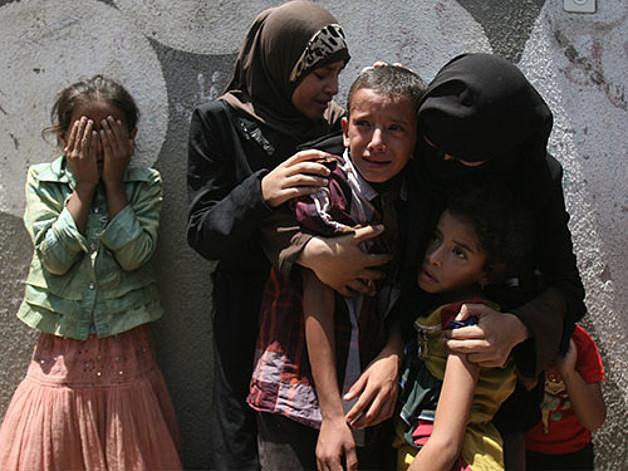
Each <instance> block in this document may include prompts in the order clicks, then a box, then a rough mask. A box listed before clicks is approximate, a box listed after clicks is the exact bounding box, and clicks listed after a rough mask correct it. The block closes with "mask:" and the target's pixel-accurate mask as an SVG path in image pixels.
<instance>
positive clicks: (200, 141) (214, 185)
mask: <svg viewBox="0 0 628 471" xmlns="http://www.w3.org/2000/svg"><path fill="white" fill-rule="evenodd" d="M223 106H224V105H223V104H222V103H220V102H214V103H210V104H207V105H203V106H201V107H199V108H197V109H196V110H195V112H194V114H193V116H192V122H191V124H190V138H189V146H188V172H187V184H188V196H189V203H190V209H189V214H188V226H187V238H188V243H189V244H190V246H191V247H192V248H193V249H194V250H196V251H197V252H198V253H199V254H201V255H202V256H203V257H205V258H207V259H209V260H219V259H224V258H228V257H229V256H230V255H232V254H234V253H236V252H237V251H238V250H242V247H243V244H244V243H246V241H247V240H248V239H249V238H250V237H251V236H252V235H253V234H254V233H255V229H256V227H257V223H258V222H259V221H260V220H261V219H262V218H264V217H265V216H267V215H268V214H270V213H271V211H272V209H271V208H270V207H269V206H268V205H267V204H266V202H265V201H264V199H263V198H262V192H261V183H260V182H261V178H262V177H263V176H264V175H265V173H266V170H260V171H257V172H254V173H253V174H251V175H249V176H246V177H245V178H244V179H242V180H241V181H238V178H237V174H236V168H237V165H236V163H237V162H238V161H240V160H244V159H246V158H247V156H246V155H244V151H243V147H242V145H241V143H240V142H239V135H238V133H237V132H236V131H235V130H234V128H233V125H232V124H231V121H230V120H229V118H228V116H227V114H226V112H225V110H224V108H223ZM245 167H246V166H245Z"/></svg>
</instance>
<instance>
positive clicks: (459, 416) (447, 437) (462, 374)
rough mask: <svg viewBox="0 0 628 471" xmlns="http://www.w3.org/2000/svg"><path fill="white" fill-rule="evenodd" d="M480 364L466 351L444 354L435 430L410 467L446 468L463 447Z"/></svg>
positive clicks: (423, 470)
mask: <svg viewBox="0 0 628 471" xmlns="http://www.w3.org/2000/svg"><path fill="white" fill-rule="evenodd" d="M479 371H480V367H479V366H477V365H476V364H475V363H471V362H470V361H469V360H468V359H467V358H466V355H458V354H450V355H448V356H447V364H446V366H445V376H444V378H443V387H442V389H441V394H440V397H439V399H438V405H437V406H436V414H435V416H434V430H433V431H432V435H431V436H430V438H429V439H428V441H427V443H426V444H425V445H424V446H423V448H421V451H419V454H418V455H417V456H416V458H415V459H414V461H413V462H412V464H411V465H410V468H409V471H415V470H421V471H436V470H438V471H448V470H450V469H451V467H452V465H453V464H454V462H455V461H456V458H457V457H458V455H460V451H461V449H462V439H463V436H464V432H465V428H466V426H467V419H468V417H469V411H470V410H471V403H472V401H473V393H474V391H475V385H476V383H477V379H478V374H479Z"/></svg>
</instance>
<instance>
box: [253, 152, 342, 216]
mask: <svg viewBox="0 0 628 471" xmlns="http://www.w3.org/2000/svg"><path fill="white" fill-rule="evenodd" d="M326 155H328V154H327V153H325V152H321V151H318V150H314V149H311V150H303V151H301V152H297V153H296V154H294V155H293V156H292V157H290V158H289V159H286V160H285V161H284V162H282V163H281V164H279V165H278V166H277V167H275V168H274V169H273V170H272V171H271V172H269V173H268V174H267V175H266V176H265V177H264V178H262V197H263V198H264V201H266V203H267V204H268V205H269V206H270V207H271V208H276V207H277V206H280V205H281V204H283V203H285V202H286V201H288V200H291V199H293V198H297V197H299V196H306V195H311V194H312V193H316V192H317V191H318V190H319V188H320V187H322V186H327V185H328V184H329V180H328V179H327V177H329V175H330V173H331V172H330V170H329V169H328V168H327V167H325V166H324V165H323V164H320V163H317V162H314V161H315V160H321V159H324V158H325V156H326Z"/></svg>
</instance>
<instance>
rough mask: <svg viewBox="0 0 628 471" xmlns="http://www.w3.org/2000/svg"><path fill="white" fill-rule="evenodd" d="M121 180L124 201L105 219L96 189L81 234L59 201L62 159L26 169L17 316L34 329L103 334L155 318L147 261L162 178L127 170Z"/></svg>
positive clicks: (63, 192)
mask: <svg viewBox="0 0 628 471" xmlns="http://www.w3.org/2000/svg"><path fill="white" fill-rule="evenodd" d="M124 182H125V186H126V191H127V195H128V200H129V204H128V205H127V206H126V207H125V208H124V209H123V210H122V211H120V212H119V213H118V214H117V215H116V216H115V217H114V218H113V219H112V220H111V221H110V220H109V216H108V212H107V200H106V195H105V192H104V187H103V186H102V184H100V185H99V186H98V188H97V190H96V194H95V195H94V200H93V202H92V208H91V210H90V214H89V218H88V221H87V226H86V230H85V233H86V235H85V236H84V235H82V234H81V233H80V232H79V231H78V229H77V227H76V224H75V223H74V219H73V218H72V216H71V214H70V212H69V211H68V209H67V208H66V205H65V202H66V200H67V198H68V197H69V196H70V195H71V194H72V191H73V189H74V186H75V179H74V176H73V175H72V173H71V172H70V171H69V169H67V167H66V162H65V157H60V158H58V159H57V160H55V161H54V162H52V163H45V164H38V165H33V166H32V167H30V169H29V172H28V179H27V182H26V212H25V215H24V223H25V225H26V229H27V231H28V233H29V234H30V236H31V239H32V241H33V245H34V246H35V251H34V254H33V259H32V261H31V265H30V272H29V274H28V278H27V279H26V294H25V297H24V301H23V302H22V305H21V306H20V309H19V311H18V314H17V315H18V317H19V318H20V319H21V320H22V321H23V322H25V323H26V324H27V325H29V326H30V327H32V328H33V329H36V330H39V331H41V332H45V333H48V334H55V335H59V336H63V337H70V338H74V339H86V338H87V336H88V335H89V334H90V333H94V332H95V333H96V334H97V335H98V336H99V337H106V336H108V335H115V334H119V333H121V332H125V331H127V330H130V329H132V328H134V327H136V326H139V325H142V324H145V323H147V322H152V321H154V320H156V319H158V318H159V317H161V316H162V314H163V308H162V306H161V303H160V302H159V298H158V291H157V286H156V280H155V277H154V275H153V273H152V270H151V267H150V266H149V264H148V261H149V260H150V258H151V256H152V255H153V253H154V252H155V248H156V245H157V229H158V227H159V213H160V210H161V202H162V183H161V176H160V175H159V172H158V171H157V170H155V169H150V168H141V169H139V168H138V169H136V168H129V169H127V171H126V173H125V176H124Z"/></svg>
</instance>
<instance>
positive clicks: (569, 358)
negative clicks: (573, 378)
mask: <svg viewBox="0 0 628 471" xmlns="http://www.w3.org/2000/svg"><path fill="white" fill-rule="evenodd" d="M577 360H578V350H577V349H576V344H575V343H574V341H573V339H569V348H568V349H567V352H565V354H564V355H558V356H557V357H556V358H554V364H555V365H556V368H558V371H559V372H560V375H561V376H562V377H563V378H565V377H568V376H570V375H571V374H573V372H574V371H576V361H577Z"/></svg>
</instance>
